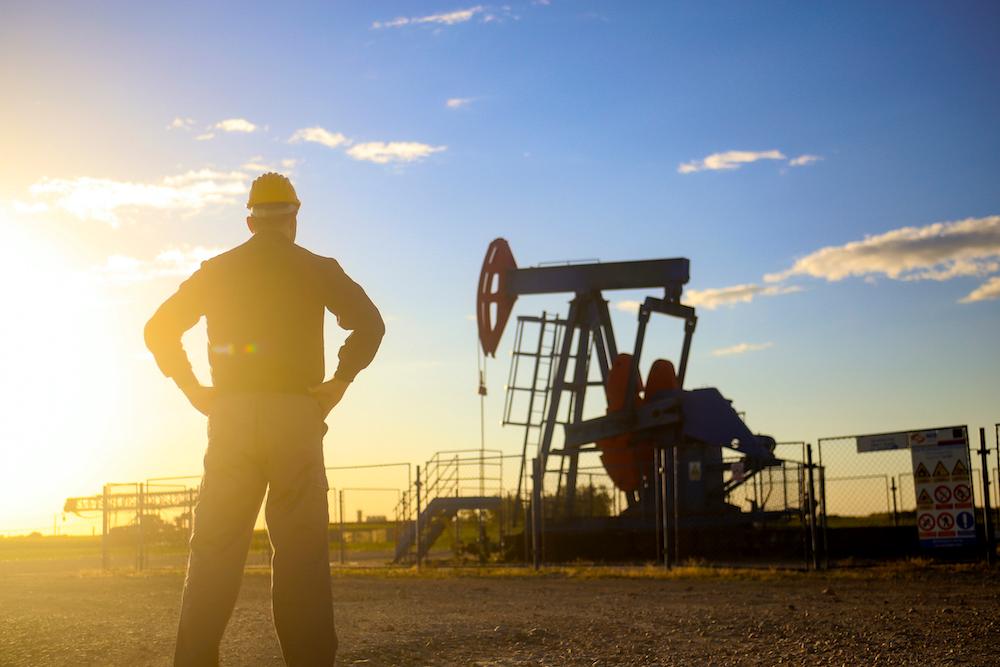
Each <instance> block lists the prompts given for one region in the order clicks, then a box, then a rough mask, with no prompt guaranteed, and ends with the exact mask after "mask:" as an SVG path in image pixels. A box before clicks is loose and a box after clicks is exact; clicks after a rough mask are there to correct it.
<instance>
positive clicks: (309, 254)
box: [292, 243, 340, 268]
mask: <svg viewBox="0 0 1000 667" xmlns="http://www.w3.org/2000/svg"><path fill="white" fill-rule="evenodd" d="M292 248H293V249H294V252H295V253H296V254H297V255H298V256H299V257H301V258H302V260H303V261H306V262H309V263H310V264H313V265H315V266H318V267H330V268H340V262H338V261H337V260H335V259H334V258H333V257H327V256H325V255H320V254H319V253H315V252H313V251H312V250H309V249H308V248H303V247H302V246H300V245H298V244H297V243H293V244H292Z"/></svg>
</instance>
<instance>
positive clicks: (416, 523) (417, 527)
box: [413, 466, 422, 570]
mask: <svg viewBox="0 0 1000 667" xmlns="http://www.w3.org/2000/svg"><path fill="white" fill-rule="evenodd" d="M421 486H422V484H421V483H420V466H417V483H416V489H417V518H416V521H414V522H413V531H414V542H415V543H416V545H417V569H418V570H419V569H420V565H421V562H420V561H421V560H422V558H421V554H420V510H421V498H420V487H421Z"/></svg>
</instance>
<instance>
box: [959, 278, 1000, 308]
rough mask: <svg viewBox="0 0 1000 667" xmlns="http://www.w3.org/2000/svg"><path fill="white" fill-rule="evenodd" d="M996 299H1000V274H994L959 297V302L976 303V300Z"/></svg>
mask: <svg viewBox="0 0 1000 667" xmlns="http://www.w3.org/2000/svg"><path fill="white" fill-rule="evenodd" d="M994 299H1000V276H993V277H992V278H990V279H989V280H987V281H986V282H985V283H983V284H982V285H980V286H979V287H977V288H976V289H974V290H972V291H971V292H969V293H968V294H966V295H965V296H964V297H962V298H961V299H959V303H975V302H976V301H992V300H994Z"/></svg>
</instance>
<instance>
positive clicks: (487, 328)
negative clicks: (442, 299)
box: [476, 239, 517, 357]
mask: <svg viewBox="0 0 1000 667" xmlns="http://www.w3.org/2000/svg"><path fill="white" fill-rule="evenodd" d="M516 268H517V262H515V261H514V254H513V253H511V251H510V246H509V245H508V244H507V241H506V239H494V240H493V242H492V243H490V247H489V248H487V249H486V257H485V258H484V259H483V268H482V270H481V271H480V272H479V283H478V284H477V288H476V325H477V326H478V328H479V344H480V345H482V346H483V353H484V354H486V355H489V356H492V357H495V356H496V351H497V345H499V344H500V337H501V336H503V330H504V327H505V326H507V320H508V319H510V313H511V311H512V310H513V309H514V302H515V301H517V295H516V294H513V293H511V292H509V291H508V290H507V276H508V275H509V273H510V272H511V271H513V270H514V269H516Z"/></svg>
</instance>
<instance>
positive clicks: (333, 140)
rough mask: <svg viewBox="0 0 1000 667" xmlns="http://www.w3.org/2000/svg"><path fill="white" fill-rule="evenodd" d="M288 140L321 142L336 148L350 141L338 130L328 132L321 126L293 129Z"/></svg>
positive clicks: (292, 141)
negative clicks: (293, 131)
mask: <svg viewBox="0 0 1000 667" xmlns="http://www.w3.org/2000/svg"><path fill="white" fill-rule="evenodd" d="M288 141H289V142H290V143H293V144H297V143H301V142H303V141H309V142H312V143H315V144H322V145H324V146H326V147H327V148H337V147H338V146H340V145H342V144H349V143H350V139H348V138H347V137H345V136H344V135H343V134H341V133H340V132H330V131H329V130H326V129H324V128H322V127H303V128H301V129H299V130H295V133H294V134H292V136H291V137H290V138H289V139H288Z"/></svg>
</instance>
